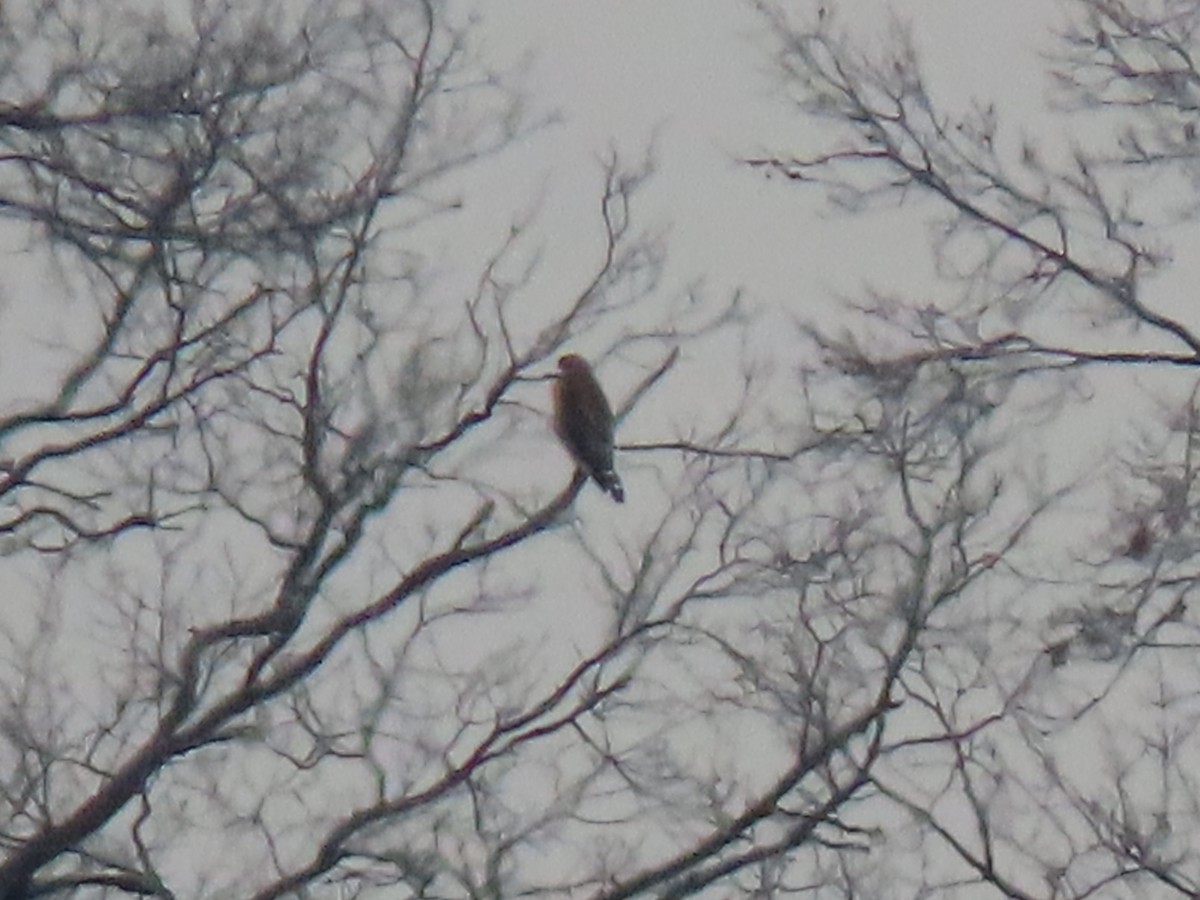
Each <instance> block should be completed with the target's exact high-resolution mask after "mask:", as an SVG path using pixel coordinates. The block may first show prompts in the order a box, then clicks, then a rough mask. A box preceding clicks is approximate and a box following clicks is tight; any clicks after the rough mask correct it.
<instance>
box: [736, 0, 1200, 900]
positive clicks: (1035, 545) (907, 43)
mask: <svg viewBox="0 0 1200 900" xmlns="http://www.w3.org/2000/svg"><path fill="white" fill-rule="evenodd" d="M759 9H760V10H761V12H762V13H763V15H764V16H765V17H766V18H767V20H768V21H769V22H770V23H771V27H772V29H773V33H774V34H775V36H776V37H777V39H778V63H779V71H780V73H781V77H782V83H783V85H784V86H785V87H786V89H787V91H788V92H789V94H790V96H791V98H792V99H793V100H794V101H795V102H796V103H797V104H798V106H799V108H800V109H801V110H802V111H803V113H804V114H805V115H808V116H812V117H814V119H815V120H817V121H821V122H824V123H825V127H824V129H823V130H822V131H821V132H819V134H820V138H819V139H818V140H817V141H816V142H815V143H816V144H819V145H820V146H814V147H808V148H805V149H804V151H803V152H769V153H763V154H761V155H757V156H755V157H753V158H750V159H748V160H747V163H748V164H749V165H751V166H753V167H755V168H757V169H759V170H760V171H762V172H764V173H765V174H766V175H768V176H782V177H783V178H784V179H786V180H787V181H789V182H791V183H793V184H797V185H812V186H816V187H818V188H820V189H821V190H822V191H823V192H824V193H825V195H826V196H827V197H828V198H830V199H831V200H832V201H833V202H834V203H835V204H836V205H837V206H838V207H840V208H842V209H844V210H846V211H849V212H852V213H855V214H862V213H865V212H867V211H869V210H870V209H872V208H874V207H877V206H880V205H894V204H896V203H900V204H904V205H908V206H910V207H911V208H912V210H913V214H914V220H921V219H923V220H924V221H926V222H927V223H928V224H929V226H930V233H931V235H932V242H931V248H932V251H933V254H932V259H933V261H934V263H935V268H936V271H937V272H938V273H939V275H940V276H941V278H942V284H941V285H940V286H939V287H938V289H937V290H936V291H934V292H933V293H932V294H931V295H928V296H925V297H922V298H920V299H907V298H904V297H899V296H896V294H895V292H892V291H884V290H879V291H875V292H872V293H871V294H869V295H868V296H867V297H865V298H864V299H863V300H862V301H861V303H859V304H857V306H856V309H855V312H854V315H855V316H856V317H857V320H858V321H857V325H851V326H848V327H846V328H844V329H843V330H840V331H836V332H835V331H833V330H831V329H825V330H822V329H820V328H815V327H811V326H807V325H806V326H803V327H804V330H805V331H806V333H807V334H808V335H809V337H810V339H811V341H812V342H813V344H814V345H815V346H816V347H817V348H819V350H820V352H821V353H822V358H823V359H824V360H825V361H826V362H827V363H829V364H830V366H831V368H830V369H824V370H821V371H819V372H813V373H811V374H809V375H808V376H807V381H808V382H809V383H811V384H812V385H813V387H811V388H810V390H809V393H808V396H809V397H812V398H814V399H819V398H820V397H821V394H822V389H823V390H826V391H828V390H829V389H830V388H831V387H834V386H836V390H834V391H832V392H831V393H828V394H826V396H828V397H829V400H828V401H827V405H826V406H825V407H824V411H825V416H826V418H825V421H827V422H841V423H843V427H844V428H850V427H857V428H859V429H861V432H862V439H861V440H860V441H859V442H857V443H856V451H855V452H857V453H863V454H865V455H866V458H867V459H872V460H874V461H875V462H876V464H877V465H879V466H880V468H881V471H880V472H879V474H878V480H877V482H876V484H877V485H878V487H877V488H876V490H877V491H878V492H879V497H878V500H877V502H876V504H875V507H874V508H875V509H879V510H883V509H890V511H891V512H890V514H889V515H884V516H880V515H878V514H875V515H871V516H869V517H866V516H865V515H864V519H865V521H864V522H863V524H860V525H856V526H855V529H854V538H855V540H857V541H870V542H872V543H874V544H875V546H876V547H877V550H876V552H881V551H882V549H883V548H884V547H888V548H889V549H890V552H891V555H892V556H894V557H895V562H893V563H892V564H891V567H890V573H891V576H890V577H889V578H886V579H885V580H884V583H883V584H880V585H878V586H877V587H876V590H877V591H878V592H879V593H878V597H879V600H880V601H884V600H885V598H886V599H887V600H888V601H889V602H890V604H891V606H892V609H893V610H894V611H895V613H901V612H902V613H903V615H902V616H901V617H900V619H899V621H900V622H902V623H904V625H905V627H904V628H903V629H901V628H900V626H899V624H897V625H894V626H893V628H892V632H893V634H892V636H891V637H890V639H884V638H882V637H881V638H877V639H876V640H877V641H878V644H877V645H876V646H878V649H877V651H876V652H877V653H878V656H879V658H880V663H879V665H878V670H879V673H880V675H879V676H878V678H877V683H879V684H881V685H882V684H884V683H885V678H884V677H883V675H884V673H888V674H889V675H890V677H891V678H892V683H891V685H890V697H891V700H892V702H893V704H894V706H893V708H892V709H890V710H886V711H884V712H883V715H881V716H879V717H877V719H876V721H875V728H876V729H877V731H876V732H875V733H876V735H877V736H876V739H875V741H874V742H873V743H872V744H871V745H870V751H869V752H868V751H867V750H866V749H863V750H861V751H860V752H859V756H858V759H859V760H861V763H860V764H861V765H862V766H863V769H864V770H865V771H863V772H862V774H861V776H860V777H861V781H862V787H861V789H860V790H859V791H858V794H857V798H856V801H857V802H855V803H854V804H849V805H844V806H843V807H841V808H840V809H839V810H838V812H837V816H838V821H839V822H840V823H841V824H843V825H848V824H850V823H854V824H856V825H858V826H860V827H862V828H864V829H867V830H869V833H870V835H871V836H872V838H873V839H874V840H873V841H871V842H868V841H865V840H864V841H863V846H864V849H865V847H866V846H867V845H868V843H869V844H870V846H871V848H872V852H871V853H869V854H865V853H864V854H861V855H859V856H857V857H854V856H853V855H852V854H847V853H846V852H845V850H844V848H845V846H846V842H845V841H844V840H843V841H842V842H840V843H839V844H836V845H835V844H833V843H832V842H826V843H825V846H824V850H823V851H821V852H824V853H825V854H826V856H827V858H828V859H829V860H830V864H829V867H828V869H827V870H826V874H825V875H824V876H821V875H819V874H817V873H819V871H820V869H819V866H818V859H819V856H820V852H818V851H813V856H812V858H811V859H809V860H804V859H802V858H800V857H794V858H793V859H792V861H791V862H790V863H789V864H788V865H787V866H784V867H783V870H784V873H785V874H783V875H781V876H780V878H781V880H780V881H779V882H778V884H780V885H782V884H785V883H786V884H789V885H792V886H793V887H792V889H794V890H798V889H799V887H798V886H799V885H801V884H807V885H810V886H812V887H811V888H810V893H812V894H814V895H817V894H820V893H821V890H820V889H819V888H817V887H815V885H816V884H818V883H819V882H821V881H822V877H824V878H827V879H829V880H827V881H825V882H824V883H825V884H832V883H835V882H836V883H837V884H838V885H839V888H838V889H839V890H841V891H843V892H849V893H848V894H844V895H854V896H868V895H869V896H889V897H900V896H913V897H915V896H931V895H945V896H1004V897H1021V898H1031V897H1038V898H1050V897H1093V896H1104V897H1126V896H1127V897H1149V896H1155V897H1159V896H1161V897H1177V896H1183V897H1192V896H1196V895H1197V892H1198V891H1200V856H1198V855H1197V852H1196V849H1195V839H1196V836H1197V834H1198V833H1200V818H1198V817H1197V802H1196V798H1197V796H1198V794H1197V787H1196V784H1197V775H1200V770H1198V769H1197V766H1196V763H1195V760H1196V758H1197V757H1196V753H1195V749H1196V741H1197V738H1198V737H1200V717H1198V716H1197V713H1196V710H1195V704H1194V702H1193V701H1192V699H1191V698H1192V697H1193V695H1194V688H1193V687H1192V685H1194V684H1195V683H1196V677H1197V674H1198V673H1197V670H1196V664H1195V654H1194V650H1195V648H1196V646H1197V644H1198V642H1197V626H1196V624H1195V617H1194V615H1192V614H1191V612H1190V599H1191V597H1190V594H1191V590H1192V587H1193V585H1194V584H1195V578H1196V575H1195V571H1196V565H1197V556H1196V552H1195V547H1196V543H1195V527H1196V525H1195V523H1196V516H1195V512H1194V506H1193V504H1192V501H1191V497H1192V493H1191V491H1192V487H1193V485H1194V481H1195V479H1194V475H1193V472H1194V470H1195V458H1194V454H1193V449H1192V448H1193V446H1194V444H1195V436H1196V433H1197V432H1196V421H1197V419H1196V404H1197V401H1196V385H1197V382H1196V376H1195V375H1194V373H1193V370H1194V369H1195V367H1196V366H1197V365H1200V332H1198V331H1197V320H1196V317H1195V315H1194V313H1193V309H1192V304H1191V303H1190V302H1189V295H1190V293H1191V287H1190V286H1188V284H1187V282H1186V280H1185V282H1184V283H1183V286H1182V287H1181V286H1180V283H1179V282H1172V281H1171V279H1170V278H1169V277H1168V274H1169V270H1170V263H1171V262H1172V259H1171V256H1172V254H1171V249H1172V245H1174V247H1175V248H1177V249H1176V252H1177V253H1178V256H1179V261H1180V262H1181V263H1182V262H1185V261H1186V253H1187V250H1186V248H1187V247H1188V246H1189V245H1190V241H1191V232H1192V229H1193V223H1194V219H1195V210H1196V208H1197V206H1196V202H1195V188H1196V172H1197V171H1200V170H1198V169H1197V160H1198V159H1200V156H1198V155H1197V147H1196V143H1195V130H1196V123H1195V111H1196V109H1197V108H1200V77H1198V76H1197V72H1196V66H1195V60H1196V55H1197V53H1198V51H1200V13H1198V11H1197V9H1196V7H1195V4H1190V3H1181V2H1169V0H1168V2H1163V3H1137V2H1135V3H1109V2H1104V0H1073V2H1070V3H1064V4H1062V9H1063V10H1064V11H1065V12H1066V13H1067V16H1068V19H1067V21H1068V24H1067V25H1066V26H1065V27H1064V28H1063V30H1062V31H1061V33H1059V34H1058V35H1056V36H1055V40H1056V44H1055V45H1054V46H1055V50H1054V51H1053V52H1052V53H1051V54H1050V55H1049V67H1048V74H1049V75H1050V76H1051V77H1050V78H1049V79H1048V81H1047V83H1048V85H1049V88H1048V89H1049V97H1050V100H1051V103H1052V104H1053V108H1054V110H1055V112H1056V113H1057V115H1058V116H1059V122H1060V123H1061V125H1062V131H1061V132H1059V133H1057V134H1045V133H1043V134H1041V135H1039V137H1037V138H1033V137H1031V136H1030V135H1029V134H1028V133H1025V132H1024V131H1023V125H1022V123H1021V122H1020V121H1016V120H1009V119H1006V118H1005V116H1003V115H1001V114H1000V113H999V112H997V110H998V109H1000V108H1001V107H999V106H997V105H995V104H993V103H991V102H987V101H980V102H978V103H977V104H976V105H975V107H974V108H973V109H969V110H966V111H961V110H957V109H955V108H953V107H950V106H948V105H947V104H945V103H943V102H940V101H939V97H940V96H942V94H941V93H940V92H939V90H938V86H937V81H936V79H932V80H931V79H930V78H929V77H928V76H927V75H926V73H924V72H923V71H922V67H921V65H920V59H919V55H918V53H917V52H916V50H915V49H914V47H915V42H914V40H913V39H912V37H911V33H910V30H909V29H908V28H906V27H904V25H903V23H894V25H895V26H896V27H894V28H893V29H892V32H893V37H892V38H891V39H890V42H887V44H886V47H885V49H884V50H883V51H881V52H879V53H877V54H870V53H864V52H862V51H861V50H860V49H859V45H858V43H857V40H856V38H855V37H854V35H853V34H852V33H851V32H850V31H848V30H846V29H845V27H844V26H843V23H842V22H841V20H840V17H839V16H838V15H837V11H836V10H834V9H824V10H822V11H821V12H820V14H818V15H814V16H813V17H812V18H811V20H809V21H801V20H800V19H799V18H797V17H795V16H792V15H791V14H790V13H789V12H788V11H786V10H785V7H784V6H783V5H782V4H773V3H767V2H764V3H762V4H760V6H759ZM1019 64H1020V63H1019V62H1018V61H1014V65H1019ZM1010 113H1011V110H1010ZM1186 277H1187V276H1185V279H1186ZM931 297H933V298H936V299H930V298H931ZM836 372H840V373H841V377H840V378H838V377H835V375H834V373H836ZM817 385H819V386H820V387H817ZM814 408H817V409H822V407H821V406H815V407H814ZM839 410H840V416H839V414H838V411H839ZM1081 445H1082V447H1083V448H1090V449H1091V450H1092V451H1093V452H1091V453H1090V454H1088V453H1081V452H1080V449H1081ZM1064 458H1065V459H1066V460H1068V462H1065V463H1064V462H1062V460H1063V459H1064ZM1079 459H1087V460H1088V466H1089V468H1088V470H1087V471H1083V472H1080V471H1078V470H1077V469H1073V468H1072V467H1071V466H1072V463H1071V462H1070V461H1072V460H1079ZM863 465H865V463H860V464H859V466H860V468H861V467H862V466H863ZM1075 465H1077V463H1075ZM1093 467H1094V468H1093ZM888 470H890V473H889V472H888ZM860 496H861V494H860ZM868 532H870V533H872V534H873V535H874V537H872V538H868V537H867V533H868ZM867 561H868V560H867V558H866V556H865V555H864V554H862V553H861V552H860V553H858V554H855V555H854V557H853V565H852V566H851V567H850V568H851V571H853V572H855V573H856V574H857V575H858V578H859V579H860V580H862V581H866V579H867V577H868V573H869V574H870V575H872V576H874V577H879V575H880V573H881V572H882V571H884V570H883V569H882V568H881V567H880V566H879V565H872V566H869V567H867V568H864V567H863V564H864V563H865V562H867ZM802 605H806V604H802ZM842 608H845V607H844V604H843V606H842ZM802 618H808V617H802ZM809 621H811V619H809ZM853 627H855V628H858V629H860V630H861V629H862V627H863V622H862V620H861V618H860V619H859V620H858V621H857V622H855V623H854V626H853ZM823 633H827V632H822V634H823ZM886 633H887V632H886V630H885V629H884V628H883V627H882V626H881V627H880V629H879V634H880V635H883V634H886ZM859 640H860V641H862V642H863V643H867V642H866V640H865V638H862V637H860V638H859ZM823 645H824V642H823V641H820V640H818V641H817V643H816V648H820V647H822V646H823ZM885 647H893V648H903V649H902V651H901V652H895V651H891V652H888V651H885V650H884V648H885ZM808 658H809V659H811V656H810V657H808ZM864 671H865V670H864ZM822 688H823V690H825V691H828V685H827V684H823V685H822ZM851 810H853V815H851ZM864 833H865V832H864ZM914 858H915V860H916V861H914ZM785 879H786V880H785ZM831 895H832V894H831Z"/></svg>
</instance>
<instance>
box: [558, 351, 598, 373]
mask: <svg viewBox="0 0 1200 900" xmlns="http://www.w3.org/2000/svg"><path fill="white" fill-rule="evenodd" d="M558 369H559V371H560V372H588V371H590V367H589V366H588V364H587V360H586V359H584V358H583V357H582V356H580V355H579V354H578V353H568V354H567V355H566V356H560V357H559V358H558Z"/></svg>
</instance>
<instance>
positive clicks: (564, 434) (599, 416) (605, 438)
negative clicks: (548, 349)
mask: <svg viewBox="0 0 1200 900" xmlns="http://www.w3.org/2000/svg"><path fill="white" fill-rule="evenodd" d="M554 430H555V432H556V433H557V434H558V437H559V439H560V440H561V441H562V442H563V444H564V445H565V446H566V448H567V449H568V450H569V451H570V452H571V456H573V457H574V458H575V462H576V463H577V464H578V465H579V467H580V468H581V469H583V471H585V472H587V474H588V475H590V476H592V478H594V479H595V481H596V484H598V485H600V488H601V489H602V490H604V491H606V492H608V493H609V494H610V495H611V496H612V498H613V499H614V500H616V501H617V502H618V503H624V502H625V489H624V488H623V487H622V486H621V479H620V478H618V477H617V473H616V472H614V471H613V414H612V408H611V407H609V405H608V400H607V399H605V397H604V391H603V390H601V388H600V383H599V382H598V381H596V376H595V375H593V374H592V367H591V366H589V365H588V364H587V360H585V359H584V358H583V357H582V356H578V355H576V354H574V353H569V354H567V355H566V356H563V357H561V358H560V359H559V360H558V377H557V378H556V379H555V380H554Z"/></svg>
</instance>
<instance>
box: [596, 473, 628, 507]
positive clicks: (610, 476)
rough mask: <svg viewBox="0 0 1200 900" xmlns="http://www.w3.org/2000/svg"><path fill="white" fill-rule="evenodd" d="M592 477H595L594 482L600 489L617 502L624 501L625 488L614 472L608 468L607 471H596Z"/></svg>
mask: <svg viewBox="0 0 1200 900" xmlns="http://www.w3.org/2000/svg"><path fill="white" fill-rule="evenodd" d="M593 477H594V478H595V479H596V484H598V485H600V489H601V490H603V491H604V492H606V493H607V494H608V495H609V496H611V497H612V498H613V499H614V500H616V501H617V502H618V503H624V502H625V488H624V486H623V485H622V484H621V479H620V478H618V477H617V473H616V472H614V471H612V469H609V470H608V471H607V472H597V473H596V474H595V475H594V476H593Z"/></svg>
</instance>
